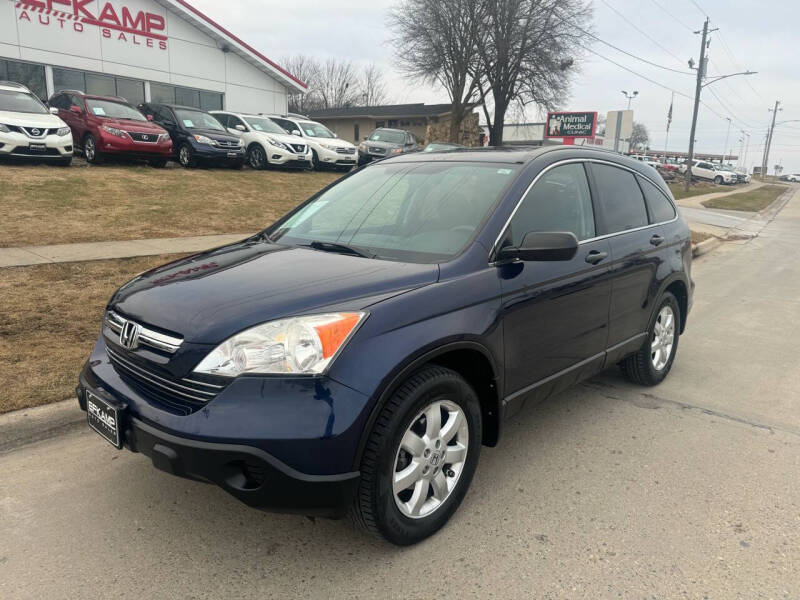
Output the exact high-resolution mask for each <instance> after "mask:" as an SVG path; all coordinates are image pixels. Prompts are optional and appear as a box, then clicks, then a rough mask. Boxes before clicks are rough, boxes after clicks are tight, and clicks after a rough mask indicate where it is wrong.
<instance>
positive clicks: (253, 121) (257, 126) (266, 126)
mask: <svg viewBox="0 0 800 600" xmlns="http://www.w3.org/2000/svg"><path fill="white" fill-rule="evenodd" d="M244 120H245V121H246V122H247V124H248V125H249V126H250V127H251V128H252V129H253V131H261V132H263V133H279V134H285V133H286V132H285V131H284V130H283V128H282V127H280V126H279V125H277V124H276V123H275V122H274V121H272V120H270V119H268V118H266V117H245V118H244Z"/></svg>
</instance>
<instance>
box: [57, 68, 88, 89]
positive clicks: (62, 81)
mask: <svg viewBox="0 0 800 600" xmlns="http://www.w3.org/2000/svg"><path fill="white" fill-rule="evenodd" d="M53 88H54V89H55V91H56V92H60V91H62V90H79V91H81V92H85V91H86V78H85V77H84V74H83V72H82V71H72V70H70V69H56V68H54V69H53Z"/></svg>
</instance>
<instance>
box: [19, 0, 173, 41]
mask: <svg viewBox="0 0 800 600" xmlns="http://www.w3.org/2000/svg"><path fill="white" fill-rule="evenodd" d="M16 9H17V20H18V21H27V22H29V23H38V24H39V25H41V26H43V27H58V28H60V29H69V30H71V31H76V32H77V33H83V32H84V31H86V30H87V28H92V27H96V28H99V29H100V34H101V35H102V36H103V37H104V38H106V39H114V40H118V41H120V42H127V43H129V44H133V45H135V46H145V47H148V48H157V49H159V50H166V49H167V36H166V22H165V20H164V17H163V16H162V15H159V14H156V13H151V12H148V11H146V10H135V9H133V10H132V9H130V8H129V7H127V6H125V5H120V4H116V3H111V2H105V1H104V0H19V1H18V2H17V3H16Z"/></svg>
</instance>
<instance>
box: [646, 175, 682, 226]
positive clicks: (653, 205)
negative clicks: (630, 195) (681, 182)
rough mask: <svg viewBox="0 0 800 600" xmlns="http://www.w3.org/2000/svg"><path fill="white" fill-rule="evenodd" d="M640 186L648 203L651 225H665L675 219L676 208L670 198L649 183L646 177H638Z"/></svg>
mask: <svg viewBox="0 0 800 600" xmlns="http://www.w3.org/2000/svg"><path fill="white" fill-rule="evenodd" d="M638 180H639V185H640V186H641V187H642V192H644V199H645V202H646V203H647V212H648V213H650V222H651V223H664V222H666V221H671V220H672V219H674V218H675V207H674V206H673V205H672V202H670V200H669V198H667V196H666V195H665V194H664V192H662V191H661V190H660V189H658V188H657V187H656V186H655V185H653V184H652V183H650V182H649V181H647V179H645V178H644V177H638Z"/></svg>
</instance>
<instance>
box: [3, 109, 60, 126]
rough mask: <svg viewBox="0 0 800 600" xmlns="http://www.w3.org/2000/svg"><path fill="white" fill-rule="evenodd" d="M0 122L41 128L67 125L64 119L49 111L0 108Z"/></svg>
mask: <svg viewBox="0 0 800 600" xmlns="http://www.w3.org/2000/svg"><path fill="white" fill-rule="evenodd" d="M0 123H3V124H4V125H16V126H18V127H41V128H42V129H57V128H59V127H66V126H67V124H66V123H64V121H62V120H61V119H60V118H58V117H57V116H56V115H53V114H50V113H23V112H9V111H5V110H0Z"/></svg>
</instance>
